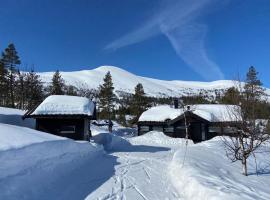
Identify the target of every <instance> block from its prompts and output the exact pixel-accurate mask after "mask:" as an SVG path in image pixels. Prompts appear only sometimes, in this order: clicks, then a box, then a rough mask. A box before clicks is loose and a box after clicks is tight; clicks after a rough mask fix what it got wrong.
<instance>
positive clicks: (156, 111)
mask: <svg viewBox="0 0 270 200" xmlns="http://www.w3.org/2000/svg"><path fill="white" fill-rule="evenodd" d="M181 114H183V110H182V109H175V108H174V107H171V106H169V105H161V106H156V107H152V108H150V109H148V110H146V111H145V112H143V113H142V115H141V116H140V118H139V121H154V122H163V121H165V120H168V119H169V120H173V119H175V118H176V117H178V116H180V115H181Z"/></svg>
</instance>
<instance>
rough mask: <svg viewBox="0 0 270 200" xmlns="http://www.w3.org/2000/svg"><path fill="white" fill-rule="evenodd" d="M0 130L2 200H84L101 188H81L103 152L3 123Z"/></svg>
mask: <svg viewBox="0 0 270 200" xmlns="http://www.w3.org/2000/svg"><path fill="white" fill-rule="evenodd" d="M0 130H1V131H0V162H1V165H0V191H1V192H0V199H83V198H84V197H85V196H86V195H88V193H89V192H91V189H92V190H93V189H94V188H96V187H97V186H98V183H96V182H94V181H92V184H88V185H87V184H85V185H84V187H82V186H81V187H79V185H80V184H81V182H80V181H86V182H87V181H88V182H90V183H91V179H92V177H91V176H90V177H88V180H86V179H84V180H82V178H81V177H83V176H84V175H85V174H86V173H87V171H89V168H90V167H91V165H93V164H94V163H95V162H96V161H99V160H102V156H103V148H101V147H99V146H97V145H95V144H91V143H88V142H75V141H73V140H69V139H66V138H61V137H57V136H54V135H50V134H48V133H42V132H39V131H35V130H33V129H29V128H23V127H19V126H13V125H7V124H1V123H0ZM92 168H93V167H92ZM99 172H100V173H103V172H102V170H101V171H100V170H99ZM105 177H106V176H105V175H104V178H105ZM89 179H90V180H89ZM74 185H76V187H74ZM69 187H70V188H69ZM77 187H78V188H80V189H79V190H78V188H77ZM63 189H64V190H63Z"/></svg>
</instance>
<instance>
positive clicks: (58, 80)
mask: <svg viewBox="0 0 270 200" xmlns="http://www.w3.org/2000/svg"><path fill="white" fill-rule="evenodd" d="M64 87H65V82H64V79H63V78H62V77H61V74H60V72H59V70H56V72H55V73H54V75H53V78H52V84H51V86H50V94H51V95H63V94H64Z"/></svg>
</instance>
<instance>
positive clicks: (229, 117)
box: [139, 104, 241, 122]
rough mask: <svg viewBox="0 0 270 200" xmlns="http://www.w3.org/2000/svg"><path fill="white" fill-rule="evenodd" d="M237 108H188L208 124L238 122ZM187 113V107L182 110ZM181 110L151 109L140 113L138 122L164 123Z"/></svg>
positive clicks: (199, 105)
mask: <svg viewBox="0 0 270 200" xmlns="http://www.w3.org/2000/svg"><path fill="white" fill-rule="evenodd" d="M239 109H240V107H239V106H235V105H221V104H195V105H191V106H190V110H189V111H190V112H192V113H193V114H195V115H198V116H199V117H201V118H203V119H205V120H207V121H209V122H232V121H239V120H240V119H241V118H240V117H239V114H240V113H239ZM184 110H185V111H187V107H185V109H184ZM183 112H184V111H183V109H175V108H173V107H171V106H169V105H162V106H156V107H152V108H150V109H149V110H147V111H145V112H144V113H142V115H141V116H140V118H139V121H153V122H164V121H165V120H173V119H175V118H176V117H179V116H181V115H182V114H183Z"/></svg>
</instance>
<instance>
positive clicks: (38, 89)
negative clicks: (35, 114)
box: [25, 70, 44, 110]
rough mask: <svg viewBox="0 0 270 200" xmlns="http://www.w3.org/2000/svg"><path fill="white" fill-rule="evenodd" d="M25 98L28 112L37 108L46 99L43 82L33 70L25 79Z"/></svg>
mask: <svg viewBox="0 0 270 200" xmlns="http://www.w3.org/2000/svg"><path fill="white" fill-rule="evenodd" d="M25 98H26V99H25V101H26V102H27V105H26V108H27V109H28V110H30V109H32V108H34V107H35V106H37V105H38V104H39V103H41V102H42V100H43V98H44V94H43V85H42V82H41V80H40V77H39V75H37V74H36V73H35V72H34V71H33V70H32V71H31V72H29V73H27V75H26V78H25Z"/></svg>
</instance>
